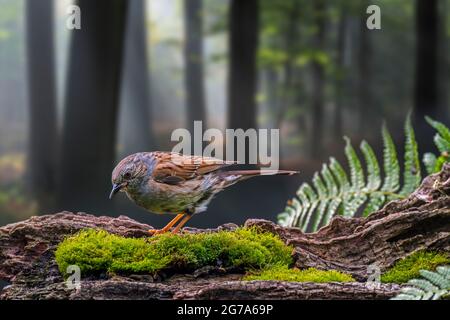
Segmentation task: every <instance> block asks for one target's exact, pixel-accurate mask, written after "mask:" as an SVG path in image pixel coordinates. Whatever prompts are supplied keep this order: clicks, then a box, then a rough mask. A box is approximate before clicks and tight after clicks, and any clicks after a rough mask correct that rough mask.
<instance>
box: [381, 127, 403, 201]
mask: <svg viewBox="0 0 450 320" xmlns="http://www.w3.org/2000/svg"><path fill="white" fill-rule="evenodd" d="M381 135H382V137H383V145H384V148H383V165H384V168H383V169H384V174H385V178H384V184H383V187H382V190H383V191H388V192H396V191H397V190H398V189H399V188H400V165H399V164H398V159H397V150H396V148H395V144H394V141H393V140H392V136H391V134H390V133H389V130H388V129H387V126H386V124H385V123H383V128H382V129H381Z"/></svg>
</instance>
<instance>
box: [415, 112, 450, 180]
mask: <svg viewBox="0 0 450 320" xmlns="http://www.w3.org/2000/svg"><path fill="white" fill-rule="evenodd" d="M425 119H426V121H427V122H428V123H429V124H430V125H431V126H432V127H433V128H434V129H436V131H437V133H436V135H435V136H434V138H433V141H434V144H435V145H436V147H437V149H438V150H439V152H440V153H441V154H440V155H439V156H435V155H433V154H431V153H426V154H425V155H424V157H423V159H422V162H423V163H424V165H425V168H426V169H427V172H428V173H429V174H431V173H435V172H438V171H440V170H441V169H442V166H443V164H444V163H446V162H448V161H449V153H450V129H449V128H448V127H447V126H446V125H445V124H443V123H442V122H439V121H436V120H433V119H431V118H430V117H425ZM433 160H434V161H433Z"/></svg>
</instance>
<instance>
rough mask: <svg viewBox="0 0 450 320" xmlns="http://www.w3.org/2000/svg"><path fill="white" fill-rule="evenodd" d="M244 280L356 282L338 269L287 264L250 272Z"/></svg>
mask: <svg viewBox="0 0 450 320" xmlns="http://www.w3.org/2000/svg"><path fill="white" fill-rule="evenodd" d="M243 280H279V281H294V282H320V283H323V282H354V281H355V279H353V277H352V276H351V275H349V274H346V273H343V272H339V271H336V270H326V271H324V270H318V269H315V268H308V269H305V270H299V269H289V268H288V267H287V266H283V265H278V266H273V267H269V268H266V269H264V270H262V271H260V272H255V273H249V274H247V275H245V276H244V278H243Z"/></svg>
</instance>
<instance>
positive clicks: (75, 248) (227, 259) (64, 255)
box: [55, 228, 292, 274]
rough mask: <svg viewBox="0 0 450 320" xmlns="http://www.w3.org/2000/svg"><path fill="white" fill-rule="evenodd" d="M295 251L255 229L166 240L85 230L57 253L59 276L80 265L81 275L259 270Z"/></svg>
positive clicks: (164, 237) (169, 236) (168, 236)
mask: <svg viewBox="0 0 450 320" xmlns="http://www.w3.org/2000/svg"><path fill="white" fill-rule="evenodd" d="M291 252H292V247H290V246H286V245H285V244H284V243H283V242H282V241H281V239H280V238H279V237H278V236H276V235H274V234H271V233H263V232H258V231H257V230H256V229H254V228H240V229H237V230H235V231H221V232H217V233H201V234H183V235H173V234H170V233H168V234H162V235H158V236H155V237H151V238H138V239H136V238H124V237H121V236H118V235H113V234H110V233H108V232H106V231H103V230H92V229H87V230H82V231H80V232H78V233H77V234H75V235H73V236H71V237H69V238H67V239H65V240H64V241H62V242H61V243H60V244H59V245H58V248H57V249H56V252H55V258H56V262H57V264H58V266H59V269H60V271H61V273H63V274H65V271H66V268H67V266H69V265H77V266H79V267H80V270H81V272H82V273H83V274H95V273H100V272H111V273H156V272H158V271H159V270H162V269H168V268H171V269H177V270H183V271H186V270H192V269H195V268H199V267H202V266H206V265H217V264H218V263H221V265H223V266H224V267H229V266H236V267H241V268H243V269H261V268H265V267H267V266H270V265H274V264H283V265H289V264H291V263H292V257H291Z"/></svg>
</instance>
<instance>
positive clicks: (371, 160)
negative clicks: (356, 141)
mask: <svg viewBox="0 0 450 320" xmlns="http://www.w3.org/2000/svg"><path fill="white" fill-rule="evenodd" d="M382 137H383V145H384V149H383V171H384V179H382V178H381V170H380V166H379V164H378V160H377V157H376V155H375V153H374V151H373V149H372V147H371V146H370V145H369V144H368V143H367V142H366V141H362V142H361V144H360V150H361V153H362V154H363V157H364V161H365V168H366V171H365V172H364V169H363V165H362V164H361V161H360V158H359V157H358V155H357V153H356V150H355V149H354V148H353V146H352V144H351V142H350V139H349V138H347V137H345V138H344V139H345V156H346V158H347V162H348V166H349V169H350V176H348V175H347V173H346V171H345V170H344V168H343V167H342V166H341V164H340V163H339V162H338V161H337V160H336V159H335V158H330V161H329V163H328V164H324V165H323V166H322V170H321V172H320V173H318V172H316V173H315V175H314V177H313V179H312V186H311V185H310V184H309V183H303V184H302V185H301V186H300V188H299V189H298V191H297V198H294V199H292V200H291V201H290V202H289V203H288V206H287V207H286V209H285V212H283V213H281V214H280V215H279V216H278V222H279V223H280V224H281V225H283V226H290V227H299V228H301V229H302V230H303V231H312V232H314V231H316V230H317V229H318V228H319V227H320V226H324V225H327V224H328V223H329V221H330V220H331V218H332V217H333V216H335V215H337V214H341V215H343V216H344V217H353V216H355V214H356V213H357V212H358V210H360V209H364V210H363V216H367V215H369V214H370V213H371V212H373V211H376V210H378V209H379V208H380V207H381V206H382V205H384V204H385V203H386V202H387V201H390V200H392V199H399V198H404V197H405V196H407V195H408V194H409V193H411V192H412V191H413V190H414V189H416V188H417V187H418V185H419V183H420V180H421V172H420V163H419V155H418V151H417V142H416V139H415V136H414V130H413V128H412V126H411V120H410V116H408V118H407V120H406V122H405V137H406V139H405V140H406V141H405V152H404V172H403V186H402V188H401V189H400V166H399V163H398V160H397V151H396V148H395V145H394V142H393V140H392V137H391V135H390V133H389V131H388V129H387V128H386V126H383V128H382Z"/></svg>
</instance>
